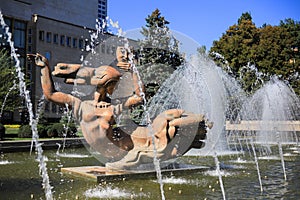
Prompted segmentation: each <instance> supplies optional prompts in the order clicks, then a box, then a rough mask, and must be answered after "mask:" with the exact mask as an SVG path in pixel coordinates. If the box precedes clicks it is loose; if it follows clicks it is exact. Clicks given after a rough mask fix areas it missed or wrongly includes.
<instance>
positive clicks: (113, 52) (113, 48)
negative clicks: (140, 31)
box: [111, 46, 116, 55]
mask: <svg viewBox="0 0 300 200" xmlns="http://www.w3.org/2000/svg"><path fill="white" fill-rule="evenodd" d="M115 52H116V47H115V46H112V47H111V54H112V55H115Z"/></svg>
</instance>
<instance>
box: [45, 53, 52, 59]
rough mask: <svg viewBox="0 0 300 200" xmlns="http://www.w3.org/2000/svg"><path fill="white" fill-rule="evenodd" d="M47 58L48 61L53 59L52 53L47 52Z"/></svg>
mask: <svg viewBox="0 0 300 200" xmlns="http://www.w3.org/2000/svg"><path fill="white" fill-rule="evenodd" d="M45 58H47V59H48V60H50V59H51V53H50V52H48V51H47V52H45Z"/></svg>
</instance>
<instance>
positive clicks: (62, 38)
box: [60, 35, 65, 46]
mask: <svg viewBox="0 0 300 200" xmlns="http://www.w3.org/2000/svg"><path fill="white" fill-rule="evenodd" d="M60 45H62V46H64V45H65V36H64V35H61V36H60Z"/></svg>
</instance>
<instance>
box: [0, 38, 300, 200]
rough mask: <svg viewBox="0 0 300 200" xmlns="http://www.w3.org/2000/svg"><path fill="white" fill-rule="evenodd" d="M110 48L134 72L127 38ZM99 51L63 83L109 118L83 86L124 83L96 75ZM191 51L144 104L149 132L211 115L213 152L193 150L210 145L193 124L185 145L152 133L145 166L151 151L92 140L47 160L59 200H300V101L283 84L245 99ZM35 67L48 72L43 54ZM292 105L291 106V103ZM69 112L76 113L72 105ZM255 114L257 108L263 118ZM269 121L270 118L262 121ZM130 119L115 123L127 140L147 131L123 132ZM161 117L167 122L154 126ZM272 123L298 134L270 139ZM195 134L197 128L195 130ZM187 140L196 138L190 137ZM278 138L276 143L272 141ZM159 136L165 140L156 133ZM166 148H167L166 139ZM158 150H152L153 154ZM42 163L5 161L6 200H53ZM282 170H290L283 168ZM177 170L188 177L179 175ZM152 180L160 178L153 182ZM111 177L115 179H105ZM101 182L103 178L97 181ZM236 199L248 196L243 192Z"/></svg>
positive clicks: (17, 156) (10, 157) (24, 157)
mask: <svg viewBox="0 0 300 200" xmlns="http://www.w3.org/2000/svg"><path fill="white" fill-rule="evenodd" d="M185 40H188V41H189V43H188V46H189V48H190V49H191V48H192V47H191V45H190V44H191V43H193V44H195V42H193V41H192V40H191V39H190V38H185ZM191 41H192V42H191ZM106 42H117V46H123V47H125V48H119V49H118V51H120V52H121V53H122V54H121V55H120V54H119V55H120V58H121V59H119V60H117V62H115V63H116V64H118V62H119V65H120V66H122V67H126V66H128V65H127V63H131V65H132V64H135V63H134V60H132V58H130V57H128V56H127V57H126V55H124V54H123V53H124V52H125V54H126V53H129V54H130V51H129V50H128V48H127V47H128V46H126V42H125V44H124V43H123V42H124V39H123V38H122V37H117V38H109V39H108V40H107V41H106ZM184 44H185V42H184V41H183V49H184V48H186V46H184ZM194 46H196V47H197V46H199V45H198V44H195V45H194ZM97 48H98V47H97V46H92V48H91V49H92V51H91V52H93V53H91V54H90V55H89V56H87V57H86V58H85V60H83V63H84V65H85V66H86V68H81V67H78V65H77V66H76V65H69V67H71V71H70V70H69V69H68V67H66V65H65V64H60V65H57V67H56V70H55V71H54V74H55V75H57V76H60V77H63V78H66V80H67V82H69V83H72V84H74V92H73V93H72V95H74V94H75V95H78V96H77V97H76V98H78V99H79V100H80V101H85V100H86V99H89V100H90V101H91V103H92V105H94V106H95V107H96V105H97V107H99V108H101V109H106V111H108V110H107V108H108V106H110V105H108V104H107V103H100V102H98V101H96V102H95V101H94V100H96V99H100V97H99V94H100V96H101V93H100V92H98V93H97V92H95V90H94V89H93V88H95V85H94V86H93V85H92V86H91V85H86V84H83V83H86V82H87V81H88V82H89V83H92V82H93V81H96V83H97V84H99V76H97V77H93V76H90V72H91V71H96V70H98V71H97V72H98V73H99V74H96V75H101V74H100V73H102V76H103V75H105V76H107V77H109V79H107V80H118V81H119V80H120V76H121V75H120V74H119V73H118V72H116V71H114V69H115V68H114V69H111V68H110V67H105V68H98V65H96V68H92V67H91V66H93V65H94V63H97V62H99V59H98V58H97ZM190 49H189V50H190ZM191 51H192V52H193V51H194V55H193V56H190V57H187V58H186V62H185V63H184V65H182V66H181V67H179V69H177V70H176V71H174V72H173V73H172V75H171V76H170V78H169V79H167V80H166V81H165V82H164V84H163V85H162V86H161V87H160V89H159V91H158V92H157V93H156V95H155V96H154V97H153V98H152V100H151V101H150V102H148V103H147V104H146V103H145V104H144V105H146V106H147V109H146V110H145V111H147V112H148V114H147V115H148V118H147V115H146V119H148V120H149V119H151V123H150V122H149V124H152V125H150V126H149V124H147V125H148V128H149V129H150V130H151V129H154V130H155V129H156V127H157V124H160V123H158V122H160V121H161V120H163V119H165V118H164V117H168V116H169V115H173V116H174V117H175V118H171V119H169V120H174V119H181V118H182V117H183V118H184V117H186V116H193V115H192V114H191V112H192V113H202V114H205V116H206V118H207V119H209V120H210V121H213V122H214V126H213V127H211V129H210V130H209V131H208V133H207V134H205V135H206V136H207V139H206V140H205V141H204V142H205V147H204V148H201V149H194V148H191V149H190V147H193V145H192V144H193V142H194V140H195V138H197V142H201V144H202V142H203V139H204V137H203V136H202V137H200V139H199V137H196V136H197V134H198V133H197V131H198V127H197V126H194V125H192V126H186V127H185V126H183V127H181V129H182V130H181V132H179V134H177V137H178V136H181V137H182V138H185V139H182V138H176V137H174V140H170V141H169V142H167V143H159V142H157V141H155V140H153V133H152V131H148V132H147V134H146V135H147V137H146V138H148V139H150V140H149V141H150V148H148V149H146V150H147V151H149V152H151V154H146V153H145V154H144V155H146V156H144V157H143V156H142V155H141V156H140V155H139V153H138V152H143V151H145V148H144V147H143V148H140V149H138V150H136V151H132V152H133V153H130V150H129V151H128V150H126V148H130V144H131V143H126V142H125V141H124V142H125V143H123V144H122V145H123V146H122V145H119V144H118V145H119V146H118V145H115V144H114V143H113V145H115V146H117V147H118V148H114V147H109V148H107V149H108V150H110V151H108V152H106V151H105V148H106V147H107V146H104V147H98V145H101V144H102V143H103V140H100V141H101V142H100V143H97V141H94V140H95V139H97V138H93V137H89V135H88V134H86V139H87V141H88V144H87V146H86V148H79V149H68V148H66V149H64V153H63V154H61V153H59V151H54V150H49V151H44V154H45V158H47V159H46V162H47V168H48V174H49V179H50V183H51V185H53V187H54V188H53V196H54V198H55V199H59V198H61V199H81V198H86V199H88V198H112V199H114V198H116V199H117V198H122V199H156V198H157V196H161V198H162V199H164V198H166V199H185V198H190V199H199V198H207V199H211V198H213V199H215V198H216V199H222V198H223V199H225V198H237V199H241V198H261V199H264V198H283V197H284V198H295V199H296V198H299V197H300V194H299V191H298V189H297V181H298V180H299V178H300V177H299V174H300V173H299V164H300V156H299V153H300V151H299V148H300V147H299V143H298V137H299V136H298V134H299V129H298V125H297V123H298V121H297V120H299V107H300V106H299V105H300V104H299V97H297V96H296V95H295V94H294V93H293V92H292V91H291V90H290V89H289V88H288V87H287V86H286V85H285V84H284V83H283V82H280V81H278V80H277V79H276V78H275V79H273V80H272V81H270V82H269V83H266V84H265V85H264V86H263V87H262V88H261V90H258V91H257V92H256V93H255V94H254V95H252V96H250V97H249V96H246V95H245V94H244V92H243V91H242V90H241V88H240V87H239V85H238V83H237V82H236V81H234V80H233V79H232V78H230V77H229V76H227V75H226V73H224V72H223V71H222V70H221V69H220V68H218V67H217V66H216V65H215V64H214V63H213V61H211V60H210V59H209V58H208V57H207V56H205V55H198V54H197V53H196V48H195V49H193V50H191ZM31 58H33V59H34V62H35V63H36V64H38V65H42V67H43V65H44V64H45V63H46V62H47V61H46V60H45V59H44V57H43V56H41V55H31ZM93 59H95V60H93ZM123 60H126V62H125V63H121V62H123ZM101 62H103V61H101ZM113 63H114V61H113V60H111V61H108V62H107V63H106V64H107V65H113ZM102 64H103V63H102ZM121 64H122V65H121ZM44 69H45V68H44ZM66 69H68V70H69V71H68V73H64V72H65V71H66ZM117 69H118V68H117ZM72 70H74V71H72ZM109 70H111V71H110V72H111V73H107V71H109ZM119 70H120V69H119ZM121 70H122V69H121ZM70 72H77V74H76V75H75V76H74V73H73V74H72V76H70ZM121 72H122V73H123V74H122V79H121V81H125V82H123V83H128V81H131V82H132V79H129V78H128V77H130V76H128V74H130V73H132V72H131V71H127V70H124V71H121ZM103 73H104V74H103ZM87 75H89V76H87ZM102 76H100V78H101V77H102ZM93 78H98V79H93ZM100 81H101V79H100ZM126 81H127V82H126ZM137 83H138V84H137V85H136V86H137V87H136V88H135V89H137V90H136V96H134V98H136V99H137V100H138V101H140V97H142V98H143V95H142V87H141V85H140V84H139V83H140V82H139V78H137ZM97 84H96V85H97ZM126 85H127V84H123V85H120V86H119V87H118V89H117V90H115V91H114V92H113V93H111V94H110V95H109V97H110V98H111V105H113V104H114V103H115V102H117V100H118V98H120V97H124V95H128V92H127V90H124V88H126V87H125V86H126ZM133 85H134V83H133ZM274 85H275V86H274ZM122 86H124V87H122ZM269 92H272V93H269ZM266 94H267V97H266V98H265V100H262V99H261V98H264V97H263V96H264V95H266ZM274 94H276V95H274ZM279 94H283V97H285V98H278V99H277V98H274V97H277V96H278V95H279ZM97 95H98V96H97ZM268 95H269V96H268ZM45 96H46V98H48V97H49V96H48V97H47V94H46V95H45ZM270 97H272V98H270ZM271 99H272V100H279V99H280V100H281V101H282V102H283V106H281V104H279V103H278V101H270V100H271ZM52 100H53V99H52ZM54 101H55V99H54ZM257 102H260V103H263V104H264V105H265V107H264V108H266V110H264V109H262V107H258V106H259V105H261V104H258V103H257ZM286 102H288V103H287V104H285V103H286ZM61 103H66V102H61ZM67 103H68V104H69V105H71V103H70V102H67ZM274 104H276V106H277V107H276V109H274V107H273V106H274ZM278 105H280V106H278ZM253 108H257V110H255V109H253ZM170 109H176V110H175V111H176V112H174V110H171V112H170V113H168V110H170ZM181 110H184V111H185V112H186V113H188V115H184V114H182V113H180V112H179V116H180V117H178V116H177V114H178V111H181ZM268 110H269V111H270V110H271V111H273V110H274V111H275V110H276V111H278V112H279V110H283V111H284V112H286V113H285V116H288V118H283V114H282V113H281V111H280V113H273V114H271V115H268V114H267V112H268ZM255 112H256V113H255ZM161 113H165V114H166V115H164V116H162V118H161V116H160V114H161ZM252 113H253V114H252ZM261 113H263V114H262V115H260V114H261ZM277 115H278V117H279V115H280V117H282V118H268V117H267V116H272V117H277ZM99 116H101V117H102V116H103V113H102V112H99ZM109 116H111V115H109V113H108V114H107V113H106V115H105V117H108V118H105V117H104V118H103V120H101V119H102V118H101V117H100V120H99V121H100V123H101V125H103V127H104V128H105V125H107V122H109V123H110V120H111V117H109ZM176 116H177V117H178V118H176ZM261 116H265V117H266V118H262V117H261ZM85 117H89V116H85ZM126 117H128V116H126V113H124V114H123V113H122V116H119V117H118V118H115V120H116V125H118V126H119V127H118V131H120V130H121V131H123V132H125V133H128V132H130V133H131V132H132V130H135V129H136V128H138V127H140V126H142V125H139V126H137V125H135V126H131V125H130V126H124V125H126V124H124V122H126V123H127V122H128V119H127V118H126ZM197 117H199V116H197ZM201 117H203V116H201ZM155 118H156V119H159V120H156V121H155ZM107 119H108V120H107ZM153 119H154V120H153ZM196 119H197V120H196V121H197V123H199V122H202V121H203V122H205V123H207V126H208V125H209V124H208V122H207V121H206V119H204V118H196ZM193 120H194V118H193ZM146 121H147V120H146ZM244 121H247V122H249V121H259V123H261V121H264V122H265V123H262V125H260V124H259V125H257V124H256V125H255V126H254V128H253V126H252V124H251V123H248V124H246V125H244V124H243V122H244ZM269 121H291V122H293V123H292V126H286V125H284V124H283V125H282V126H279V125H278V123H277V124H276V125H278V126H279V127H284V128H282V129H285V128H286V127H288V128H289V127H292V128H293V129H292V131H286V130H281V129H280V128H279V127H277V128H276V129H275V130H274V129H272V128H268V129H267V131H264V129H263V128H262V127H265V125H266V122H269ZM187 122H188V123H189V124H190V125H191V124H193V123H191V122H190V121H187ZM192 122H193V121H192ZM128 123H130V122H128ZM131 123H132V122H131ZM153 124H154V125H153ZM181 125H182V124H181ZM183 125H185V124H183ZM189 127H192V128H190V129H189ZM271 127H274V124H271ZM83 128H86V129H88V128H90V127H86V126H83ZM142 128H144V127H142ZM146 128H147V127H146ZM169 128H170V126H169ZM255 128H259V129H258V130H257V129H255ZM187 130H189V131H187ZM195 130H197V131H195ZM200 130H202V129H200ZM168 132H169V133H172V130H171V129H170V130H169V131H168ZM186 132H188V133H189V134H190V135H185V133H186ZM274 132H275V134H273V133H274ZM100 133H101V132H100ZM122 134H123V133H122V132H114V135H113V137H112V138H110V140H107V139H106V140H105V141H106V142H109V143H108V144H111V143H112V141H122V140H121V139H120V138H122V137H120V136H124V137H125V136H126V135H122ZM133 136H134V134H133ZM154 136H155V137H156V135H155V133H154ZM163 136H165V135H163ZM155 137H154V139H155ZM269 137H270V138H271V139H270V138H269ZM126 138H127V137H126ZM139 138H143V137H139ZM115 139H117V140H115ZM160 139H163V137H161V138H160ZM171 139H172V138H171ZM133 140H134V139H133ZM267 141H269V143H268V142H267ZM93 142H95V143H93ZM151 142H153V143H152V146H151ZM137 144H139V143H137ZM274 144H276V145H278V147H279V153H277V152H278V151H277V150H276V149H277V148H276V147H277V146H274ZM177 145H178V147H179V148H178V151H179V153H178V154H177V156H174V154H172V152H173V151H172V150H174V147H177ZM120 147H122V148H123V149H122V148H120ZM201 147H202V146H201ZM95 150H96V151H95ZM112 150H113V151H112ZM155 153H156V155H155ZM90 155H93V156H90ZM127 155H130V156H127ZM132 155H136V156H137V157H138V158H141V160H140V161H139V162H133V163H131V160H130V158H131V156H132ZM265 155H268V157H267V158H265V159H266V160H265V159H261V158H262V156H265ZM272 155H273V156H274V155H275V156H277V155H280V157H278V160H277V159H272ZM126 156H127V157H126ZM124 158H125V159H124ZM155 159H157V160H158V165H159V166H158V167H159V169H156V170H155V162H154V163H153V160H155ZM120 161H121V162H120ZM280 161H281V162H280ZM35 162H36V160H35V158H34V157H32V156H29V155H28V154H26V153H11V154H1V156H0V168H1V171H3V172H4V171H5V173H0V180H1V181H0V182H1V186H0V187H1V192H0V193H1V197H3V198H4V199H7V198H14V197H15V198H19V199H20V198H21V199H22V198H33V199H36V198H43V196H45V194H44V193H43V191H42V190H41V186H40V182H41V181H40V180H39V175H38V174H37V173H36V172H38V166H36V165H34V164H33V163H35ZM105 163H107V165H106V166H107V167H108V168H109V170H108V173H107V171H99V168H97V167H95V166H100V165H101V166H102V167H104V165H103V164H105ZM258 163H259V165H258ZM171 165H174V166H175V167H173V168H172V167H171V168H170V169H171V170H169V171H168V172H169V173H164V171H163V169H166V168H168V167H170V166H171ZM283 165H284V167H282V166H283ZM79 166H84V167H90V168H89V172H88V173H86V174H87V176H86V177H85V178H82V177H76V176H74V174H73V175H70V174H68V173H65V172H62V171H63V170H62V169H64V168H65V169H66V168H77V167H79ZM91 166H93V167H94V168H93V167H91ZM176 166H179V167H181V169H184V170H179V171H177V169H176ZM195 166H206V167H205V168H201V170H193V167H195ZM156 167H157V166H156ZM179 169H180V168H179ZM198 169H199V168H198ZM282 169H284V170H285V174H286V176H285V177H286V178H283V177H282ZM159 170H162V171H159ZM116 171H117V173H118V174H119V175H120V171H121V175H120V176H109V175H112V174H115V173H116ZM149 171H150V172H155V173H148V172H149ZM124 172H125V174H124ZM136 172H138V173H136ZM105 173H107V174H106V175H104V176H103V174H105ZM134 173H136V174H138V176H136V177H135V176H134ZM95 174H96V178H97V179H95V176H94V175H95ZM99 174H102V176H99ZM257 176H259V181H257ZM157 183H159V184H157ZM12 187H13V188H14V190H13V189H12ZM2 191H3V192H2ZM236 191H239V193H237V192H236ZM225 194H226V195H225Z"/></svg>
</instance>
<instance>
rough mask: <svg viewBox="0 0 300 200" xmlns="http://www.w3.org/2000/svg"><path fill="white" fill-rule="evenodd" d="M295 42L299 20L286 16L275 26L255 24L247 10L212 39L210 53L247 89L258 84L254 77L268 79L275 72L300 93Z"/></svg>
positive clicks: (299, 65) (297, 41)
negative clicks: (214, 39) (219, 36)
mask: <svg viewBox="0 0 300 200" xmlns="http://www.w3.org/2000/svg"><path fill="white" fill-rule="evenodd" d="M299 46H300V23H299V22H296V21H294V20H292V19H286V20H284V21H281V22H280V24H279V25H278V26H271V25H267V24H264V25H263V26H262V27H259V28H257V27H256V26H255V24H254V23H253V21H252V17H251V14H250V13H248V12H247V13H243V14H242V16H241V17H240V18H239V19H238V23H237V24H234V25H232V26H230V27H229V29H228V30H227V31H226V33H224V34H223V35H222V37H221V38H220V39H219V40H218V41H214V42H213V46H212V48H211V49H210V55H211V56H212V58H213V59H214V60H215V61H216V62H217V63H218V64H219V65H220V66H222V67H224V68H225V67H229V68H230V70H229V71H230V72H231V73H232V74H234V75H235V76H236V77H238V78H239V79H240V81H241V83H242V85H243V87H244V89H245V90H246V91H247V92H253V91H255V89H257V88H258V87H259V85H254V83H257V79H259V78H260V79H263V80H268V79H269V77H270V76H273V75H277V76H278V77H279V78H280V79H282V80H284V81H286V82H288V83H289V84H290V85H291V86H292V87H293V89H294V90H295V92H296V93H297V94H300V91H299V86H300V83H299V73H300V59H299V58H300V55H299V51H298V48H299ZM220 55H222V56H223V58H220ZM253 66H255V69H254V68H253ZM227 69H228V68H227Z"/></svg>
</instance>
